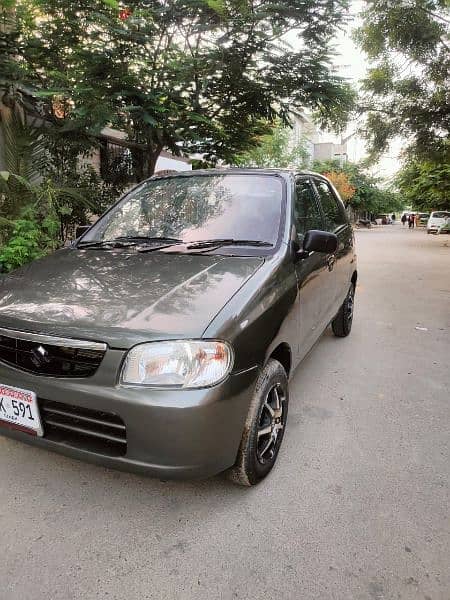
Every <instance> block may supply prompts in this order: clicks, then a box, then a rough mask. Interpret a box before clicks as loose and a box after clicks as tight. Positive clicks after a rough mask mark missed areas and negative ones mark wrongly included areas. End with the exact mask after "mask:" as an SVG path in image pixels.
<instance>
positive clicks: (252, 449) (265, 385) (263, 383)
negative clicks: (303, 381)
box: [245, 359, 289, 483]
mask: <svg viewBox="0 0 450 600" xmlns="http://www.w3.org/2000/svg"><path fill="white" fill-rule="evenodd" d="M275 384H279V385H280V386H281V387H282V390H283V394H284V396H285V400H284V403H283V411H284V427H283V429H282V430H281V431H280V433H279V443H278V444H277V449H276V452H275V454H274V456H273V457H272V458H271V459H270V460H268V461H267V462H265V463H264V464H263V463H261V462H260V461H259V460H258V456H257V441H258V437H257V436H258V425H259V419H260V415H261V411H262V407H263V404H264V402H265V400H266V397H267V394H268V393H269V391H270V389H271V388H272V387H273V386H274V385H275ZM254 399H255V400H257V401H256V402H253V403H252V407H251V408H252V409H253V410H252V419H251V428H250V431H249V436H248V443H247V449H246V465H245V467H246V472H247V476H248V478H249V480H250V483H257V482H258V481H261V479H264V477H266V476H267V475H268V474H269V473H270V471H271V470H272V468H273V466H274V464H275V462H276V460H277V457H278V454H279V451H280V448H281V445H282V443H283V437H284V433H285V430H286V424H287V417H288V408H289V385H288V379H287V376H286V372H285V370H284V369H283V367H282V366H281V364H280V363H279V362H278V361H276V360H274V359H270V360H269V362H268V363H267V365H266V367H265V369H264V371H263V372H262V373H261V375H260V377H259V379H258V382H257V384H256V387H255V397H254Z"/></svg>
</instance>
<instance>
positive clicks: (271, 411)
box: [256, 383, 286, 464]
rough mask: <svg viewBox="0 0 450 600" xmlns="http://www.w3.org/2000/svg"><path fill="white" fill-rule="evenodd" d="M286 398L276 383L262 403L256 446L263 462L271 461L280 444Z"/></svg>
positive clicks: (259, 458)
mask: <svg viewBox="0 0 450 600" xmlns="http://www.w3.org/2000/svg"><path fill="white" fill-rule="evenodd" d="M285 399H286V395H285V393H284V391H283V389H282V387H281V385H280V384H279V383H276V384H275V385H273V386H272V388H271V389H270V390H269V392H268V394H267V396H266V399H265V402H264V404H263V405H262V409H261V413H260V418H259V423H258V432H257V437H258V440H257V447H256V454H257V458H258V460H259V462H260V463H261V464H266V463H267V462H269V461H271V460H272V459H273V458H274V456H275V455H276V453H277V451H278V448H279V446H280V443H281V438H282V430H283V429H284V426H285V410H284V402H285Z"/></svg>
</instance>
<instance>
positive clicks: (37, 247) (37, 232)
mask: <svg viewBox="0 0 450 600" xmlns="http://www.w3.org/2000/svg"><path fill="white" fill-rule="evenodd" d="M57 233H58V223H57V222H56V221H54V220H53V219H51V218H50V217H47V218H46V219H45V220H44V222H43V223H42V224H41V225H39V224H38V222H37V221H36V220H35V219H34V218H33V215H28V218H22V219H17V220H16V221H14V222H13V230H12V234H11V237H10V238H9V240H8V242H7V243H6V244H5V245H4V246H3V247H2V248H0V271H2V272H5V271H6V272H8V271H12V270H13V269H17V268H18V267H21V266H23V265H24V264H26V263H28V262H30V261H32V260H35V259H36V258H41V257H42V256H44V255H45V254H47V253H48V252H51V251H52V250H55V249H56V248H57V245H58V242H57Z"/></svg>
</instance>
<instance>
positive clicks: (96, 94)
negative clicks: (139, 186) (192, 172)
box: [1, 0, 353, 178]
mask: <svg viewBox="0 0 450 600" xmlns="http://www.w3.org/2000/svg"><path fill="white" fill-rule="evenodd" d="M345 10H346V2H345V1H344V2H343V1H342V0H320V1H316V0H303V1H301V2H299V1H298V0H289V1H287V2H283V3H280V2H272V1H268V0H174V1H171V2H168V1H166V0H130V1H129V2H128V3H127V4H126V5H125V4H124V3H122V2H120V3H118V2H115V1H114V0H108V1H106V0H105V1H103V2H102V1H100V0H82V1H81V2H76V3H75V2H69V1H68V0H18V1H17V2H16V7H15V26H14V29H13V30H12V31H11V32H10V33H9V34H8V44H7V49H6V51H5V49H3V59H2V61H1V62H2V64H5V69H4V71H3V72H4V73H5V74H6V75H7V76H6V78H5V79H6V80H7V84H8V85H9V87H10V88H11V86H13V85H17V84H19V83H20V84H25V85H27V86H29V87H30V88H32V89H33V90H35V91H37V92H38V94H39V95H40V98H41V102H42V106H43V110H44V112H45V114H46V118H47V119H48V121H49V122H51V123H52V124H53V126H54V127H57V128H59V130H60V132H61V133H62V134H64V135H69V134H71V133H72V134H75V135H76V136H80V135H83V136H89V135H91V134H96V133H98V132H99V131H100V130H101V128H102V127H103V126H105V125H107V124H112V125H114V126H116V127H118V128H120V129H122V130H124V131H126V133H127V135H128V139H129V140H131V141H134V142H138V143H141V144H144V145H145V147H146V149H147V152H146V156H145V157H144V158H145V159H144V160H142V159H141V157H140V156H138V155H137V154H136V155H135V156H133V159H134V162H135V165H134V166H135V169H136V171H137V172H138V173H139V178H143V177H145V176H148V175H151V174H152V173H153V171H154V167H155V164H156V160H157V158H158V156H159V154H160V152H161V151H162V149H168V150H171V151H172V152H174V153H175V154H190V153H194V152H196V153H199V154H201V155H202V157H203V159H204V160H205V161H207V162H208V163H213V164H214V163H216V162H217V161H219V160H224V161H227V162H230V161H231V160H232V158H233V156H235V155H236V153H241V152H244V151H246V150H248V149H250V148H251V147H252V146H253V145H254V143H255V140H257V139H259V138H260V136H261V135H263V134H264V133H266V132H267V123H273V122H274V121H275V120H276V119H278V118H279V119H281V121H282V122H283V123H285V124H286V123H287V122H288V120H289V116H288V115H289V112H288V111H289V108H290V107H300V106H301V107H310V108H311V109H312V110H314V111H315V112H316V114H317V115H318V118H319V119H320V120H321V122H322V123H323V124H328V125H330V124H332V125H334V126H338V125H340V124H342V123H343V122H344V121H345V120H346V118H347V117H348V112H349V110H350V109H351V107H352V101H353V94H352V92H351V90H350V89H349V87H348V85H347V84H346V83H345V82H344V81H343V80H342V79H341V78H339V77H338V76H336V75H335V74H334V73H333V70H332V67H331V61H330V40H331V39H332V37H333V35H334V32H335V31H336V28H337V27H338V26H339V24H340V23H341V22H342V20H343V18H344V15H345ZM292 30H295V31H297V32H298V34H299V38H300V40H301V43H299V44H298V47H296V48H295V49H294V48H292V47H290V46H289V45H288V44H287V43H286V42H285V35H286V33H287V32H289V31H292Z"/></svg>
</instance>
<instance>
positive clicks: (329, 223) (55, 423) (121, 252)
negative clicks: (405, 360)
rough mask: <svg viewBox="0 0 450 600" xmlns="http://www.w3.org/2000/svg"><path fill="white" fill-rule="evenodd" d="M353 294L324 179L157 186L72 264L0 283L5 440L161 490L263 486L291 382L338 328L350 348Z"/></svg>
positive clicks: (164, 181)
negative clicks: (227, 482) (122, 473)
mask: <svg viewBox="0 0 450 600" xmlns="http://www.w3.org/2000/svg"><path fill="white" fill-rule="evenodd" d="M356 279H357V270H356V257H355V249H354V236H353V232H352V228H351V226H350V223H349V221H348V219H347V215H346V212H345V209H344V206H343V204H342V202H341V200H340V199H339V196H338V194H337V192H336V190H335V189H334V188H333V186H332V185H331V184H330V182H329V181H327V179H325V178H324V177H322V176H320V175H316V174H313V173H294V172H288V171H278V170H242V169H236V170H234V169H231V170H209V171H208V170H207V171H193V172H188V173H180V174H176V175H167V176H163V177H152V178H151V179H149V180H147V181H145V182H144V183H142V184H140V185H138V186H137V187H136V188H134V189H133V190H131V191H130V192H129V193H127V194H126V195H125V196H124V197H123V198H122V199H121V200H120V201H119V202H118V203H117V204H116V205H115V206H113V207H112V208H111V209H110V210H109V211H108V212H107V213H106V214H104V215H103V216H102V217H101V218H100V219H99V220H98V221H97V223H96V224H95V225H93V226H92V227H90V229H89V230H88V231H87V232H86V233H85V234H84V235H82V237H81V238H79V239H78V240H77V241H76V242H74V243H73V244H72V246H71V247H69V248H64V249H62V250H59V251H57V252H55V253H54V254H53V255H51V256H48V257H46V258H43V259H40V260H37V261H35V262H34V263H32V264H30V265H28V266H26V267H24V268H21V269H19V270H17V271H15V272H13V273H11V274H9V275H8V276H6V277H3V278H2V279H0V432H1V433H3V434H5V435H7V436H10V437H12V438H15V439H17V440H22V441H24V442H28V443H31V444H35V445H36V446H38V447H42V448H47V449H51V450H55V451H58V452H62V453H64V454H66V455H69V456H72V457H75V458H79V459H83V460H87V461H92V462H96V463H101V464H103V465H106V466H110V467H116V468H121V469H125V470H131V471H135V472H142V473H148V474H150V475H154V476H158V477H162V478H171V477H173V478H177V477H180V478H181V477H183V478H194V477H206V476H210V475H214V474H217V473H219V472H222V471H227V473H228V474H229V475H230V477H231V478H232V479H233V480H235V481H236V482H239V483H242V484H245V485H252V484H255V483H257V482H258V481H260V480H261V479H263V478H264V477H265V476H266V475H267V474H268V473H269V471H270V470H271V469H272V467H273V465H274V463H275V461H276V459H277V456H278V453H279V450H280V446H281V443H282V440H283V435H284V433H285V430H286V426H287V416H288V404H289V384H288V381H289V379H290V377H291V376H292V374H293V372H294V370H295V368H296V366H297V365H298V364H299V363H300V361H301V360H302V359H303V358H304V356H305V355H306V354H307V353H308V352H309V350H310V349H311V347H312V346H313V345H314V343H315V342H316V341H317V340H318V338H319V337H320V336H321V334H322V333H323V331H324V330H325V328H326V327H328V325H329V324H330V323H331V325H332V328H333V331H334V333H335V335H336V336H338V337H344V336H347V335H348V334H349V333H350V330H351V326H352V319H353V306H354V294H355V285H356ZM328 368H329V366H328V365H326V364H324V365H323V371H324V375H325V374H326V372H327V369H328Z"/></svg>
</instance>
